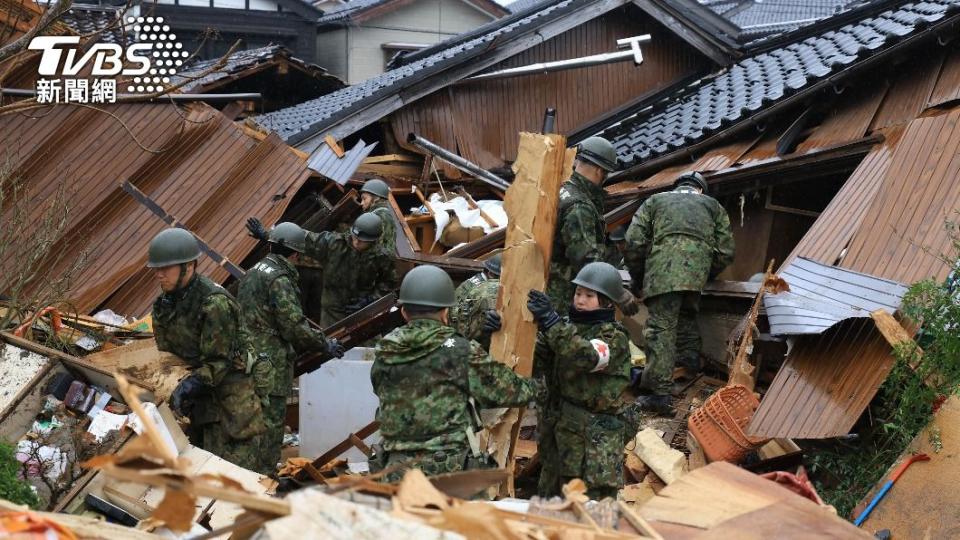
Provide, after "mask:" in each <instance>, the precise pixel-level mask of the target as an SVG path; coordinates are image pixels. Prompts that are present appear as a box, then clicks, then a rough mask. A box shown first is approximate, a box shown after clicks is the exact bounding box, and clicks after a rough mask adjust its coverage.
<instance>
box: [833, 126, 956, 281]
mask: <svg viewBox="0 0 960 540" xmlns="http://www.w3.org/2000/svg"><path fill="white" fill-rule="evenodd" d="M958 122H960V108H957V109H953V110H951V111H949V112H947V113H945V114H940V115H938V116H927V117H924V118H917V119H915V120H913V121H912V122H910V124H909V125H908V126H907V128H906V130H905V131H904V134H903V137H902V138H901V139H900V141H899V142H898V144H897V145H896V148H895V150H894V151H893V155H892V157H891V158H890V165H889V167H888V169H887V172H886V175H885V178H884V180H883V183H882V186H881V188H880V189H879V191H878V192H877V195H876V196H874V197H873V199H872V201H871V203H870V206H869V209H868V210H867V211H866V213H865V215H864V217H863V220H862V223H861V225H860V226H859V227H858V229H857V231H856V232H855V233H854V234H853V236H852V239H851V241H850V247H849V249H848V251H847V253H846V256H844V257H843V258H841V261H840V266H843V267H844V268H849V269H851V270H855V271H858V272H864V273H867V274H872V275H875V276H879V277H883V278H886V279H892V280H894V281H900V282H902V283H913V282H916V281H919V280H921V279H925V278H938V279H943V278H944V277H946V275H947V273H948V272H949V267H948V266H947V265H945V264H944V263H943V262H942V261H941V260H940V259H939V258H938V257H937V255H936V254H940V253H951V252H952V247H953V246H952V243H951V241H950V238H949V236H948V234H947V231H946V229H945V227H944V222H945V220H948V219H953V220H955V219H956V209H957V208H960V182H957V179H958V178H960V126H958Z"/></svg>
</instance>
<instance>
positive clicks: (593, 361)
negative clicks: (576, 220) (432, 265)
mask: <svg viewBox="0 0 960 540" xmlns="http://www.w3.org/2000/svg"><path fill="white" fill-rule="evenodd" d="M573 284H574V285H575V287H576V288H575V292H574V296H573V305H572V306H571V309H570V313H569V315H568V316H566V317H563V318H561V317H560V315H559V314H558V313H557V312H556V310H555V309H554V307H553V305H552V304H551V302H550V298H549V297H548V296H547V295H545V294H543V293H542V292H540V291H530V293H529V299H528V302H527V309H529V310H530V312H531V313H532V314H533V316H534V318H535V319H536V321H537V326H538V327H539V329H540V334H539V338H538V341H537V349H536V359H535V361H536V362H535V365H536V369H537V371H538V372H539V373H542V374H543V375H545V376H546V378H547V381H548V382H549V384H552V385H553V386H551V387H550V390H551V398H552V400H553V402H552V403H551V404H549V405H548V406H549V407H550V409H551V410H553V411H556V412H555V415H556V416H555V425H554V426H553V429H552V430H550V431H548V432H546V433H544V432H543V431H541V433H540V439H539V441H538V443H537V446H538V450H539V451H540V463H541V466H542V470H541V476H540V484H539V486H538V493H539V494H540V495H541V496H545V497H549V496H554V495H560V486H562V485H563V484H565V483H566V482H569V481H570V480H572V479H574V478H580V479H582V480H583V481H584V482H586V484H587V488H588V491H587V494H588V495H589V496H590V497H591V498H594V499H600V498H603V497H616V495H617V491H618V490H619V489H620V488H621V487H622V486H623V446H624V443H625V434H626V433H630V434H631V435H632V434H635V433H636V429H635V428H636V426H635V425H633V424H631V425H630V426H629V428H628V426H627V425H626V424H627V422H625V418H624V412H625V410H626V409H627V407H628V406H630V405H632V404H630V403H629V400H628V399H627V395H626V392H627V389H628V388H629V386H630V366H631V364H630V347H629V344H628V341H629V338H628V337H627V333H626V329H624V327H623V326H622V325H621V324H620V323H619V322H617V321H616V310H615V308H614V303H613V301H612V300H611V298H619V297H620V296H621V295H622V294H623V290H622V289H623V284H622V282H621V278H620V273H619V272H618V271H617V269H616V268H614V267H613V266H612V265H610V264H608V263H605V262H594V263H590V264H588V265H586V266H584V267H583V269H581V270H580V272H579V273H578V274H577V276H576V278H574V279H573ZM499 322H500V321H499V317H497V316H494V315H491V316H490V317H488V323H487V325H488V326H489V327H492V329H493V330H494V331H495V330H496V329H497V328H498V327H499ZM538 405H539V404H538ZM631 422H632V420H631ZM542 448H547V449H549V450H548V452H547V454H546V456H545V455H544V453H543V451H542Z"/></svg>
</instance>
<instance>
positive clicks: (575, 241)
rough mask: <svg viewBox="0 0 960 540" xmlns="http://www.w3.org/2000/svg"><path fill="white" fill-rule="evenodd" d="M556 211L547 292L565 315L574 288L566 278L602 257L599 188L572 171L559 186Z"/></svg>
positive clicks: (601, 214)
mask: <svg viewBox="0 0 960 540" xmlns="http://www.w3.org/2000/svg"><path fill="white" fill-rule="evenodd" d="M557 213H558V215H557V227H556V231H555V233H554V236H553V258H552V260H551V261H550V280H549V282H548V284H547V294H548V295H549V296H550V300H551V301H552V302H553V305H554V307H556V308H557V311H558V312H559V313H560V314H561V315H565V314H566V313H567V311H568V310H569V309H570V304H571V303H572V301H573V291H574V289H575V287H574V286H573V285H572V284H571V283H570V280H571V279H573V278H574V277H576V275H577V272H579V271H580V269H581V268H583V266H584V265H586V264H587V263H591V262H595V261H603V260H605V256H606V247H605V245H604V244H605V241H606V223H605V222H604V219H603V189H602V188H601V187H600V186H597V185H595V184H593V183H592V182H590V181H589V180H587V179H586V178H584V177H583V175H581V174H578V173H576V172H575V173H573V175H572V176H571V177H570V180H567V181H566V182H565V183H564V184H563V187H562V188H560V206H559V208H558V210H557Z"/></svg>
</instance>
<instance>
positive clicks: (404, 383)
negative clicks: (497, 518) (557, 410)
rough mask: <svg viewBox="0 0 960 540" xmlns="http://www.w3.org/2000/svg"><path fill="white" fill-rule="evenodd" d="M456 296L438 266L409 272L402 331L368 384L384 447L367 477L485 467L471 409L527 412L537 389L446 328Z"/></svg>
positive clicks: (382, 347)
mask: <svg viewBox="0 0 960 540" xmlns="http://www.w3.org/2000/svg"><path fill="white" fill-rule="evenodd" d="M453 292H454V291H453V282H452V281H451V280H450V276H448V275H447V273H446V272H444V271H443V270H441V269H440V268H437V267H436V266H430V265H425V266H419V267H417V268H414V269H413V270H411V271H410V272H408V273H407V275H406V276H405V277H404V278H403V284H402V285H401V286H400V297H399V304H400V306H401V313H402V315H403V318H404V320H405V321H406V324H405V325H404V326H401V327H399V328H397V329H395V330H393V331H392V332H390V333H389V334H387V335H386V336H385V337H384V338H383V339H381V340H380V342H379V343H378V344H377V347H376V353H375V356H374V361H373V367H372V369H371V371H370V379H371V381H372V382H373V390H374V392H375V393H376V394H377V397H378V398H379V399H380V408H379V409H378V410H377V420H378V421H379V422H380V434H381V435H382V436H383V441H382V443H381V445H382V452H378V458H377V459H376V460H374V462H373V466H372V468H371V470H380V469H383V468H386V467H392V466H394V465H401V464H404V465H403V466H401V467H399V468H398V470H395V471H393V472H391V473H390V474H388V475H387V476H386V480H387V481H393V480H395V479H398V478H400V477H402V476H403V469H404V468H407V467H408V466H412V467H416V468H419V469H421V470H422V471H423V472H424V473H425V474H427V475H428V476H433V475H437V474H442V473H448V472H456V471H460V470H464V469H469V468H484V467H487V466H490V464H491V460H490V458H489V457H488V456H486V455H485V454H483V453H482V452H481V451H480V448H479V444H478V442H477V440H476V431H477V429H479V423H480V421H479V418H478V416H477V413H476V409H475V406H476V407H514V406H519V405H524V404H526V403H528V402H529V401H531V400H533V399H535V398H536V397H537V393H538V390H539V389H540V388H542V386H541V385H539V384H538V383H536V382H535V381H533V380H531V379H524V378H522V377H520V376H518V375H516V374H515V373H514V372H513V371H511V370H510V368H508V367H507V366H506V365H504V364H501V363H500V362H497V361H496V360H494V359H493V358H491V357H490V356H489V355H488V354H487V353H486V351H484V350H483V349H482V348H481V347H480V345H479V344H478V343H477V342H475V341H471V340H468V339H466V338H464V337H463V336H461V335H459V334H457V333H456V331H455V330H454V329H453V328H451V327H450V326H447V321H448V314H449V310H450V307H452V306H453V301H454V298H453ZM474 402H475V403H474Z"/></svg>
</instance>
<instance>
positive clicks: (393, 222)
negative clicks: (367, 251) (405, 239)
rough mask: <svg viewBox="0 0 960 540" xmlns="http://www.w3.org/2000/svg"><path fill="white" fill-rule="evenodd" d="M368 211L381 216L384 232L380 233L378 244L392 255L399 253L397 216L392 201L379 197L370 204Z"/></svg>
mask: <svg viewBox="0 0 960 540" xmlns="http://www.w3.org/2000/svg"><path fill="white" fill-rule="evenodd" d="M367 211H368V212H373V213H374V214H376V215H377V217H379V218H380V224H381V226H382V227H383V232H382V233H380V240H379V241H378V242H377V246H379V247H380V249H382V250H383V251H385V252H387V254H389V255H391V256H396V253H397V218H396V217H395V214H394V213H393V208H391V207H390V203H389V202H387V201H386V200H384V199H379V200H377V202H375V203H373V204H372V205H371V206H370V209H369V210H367Z"/></svg>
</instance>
